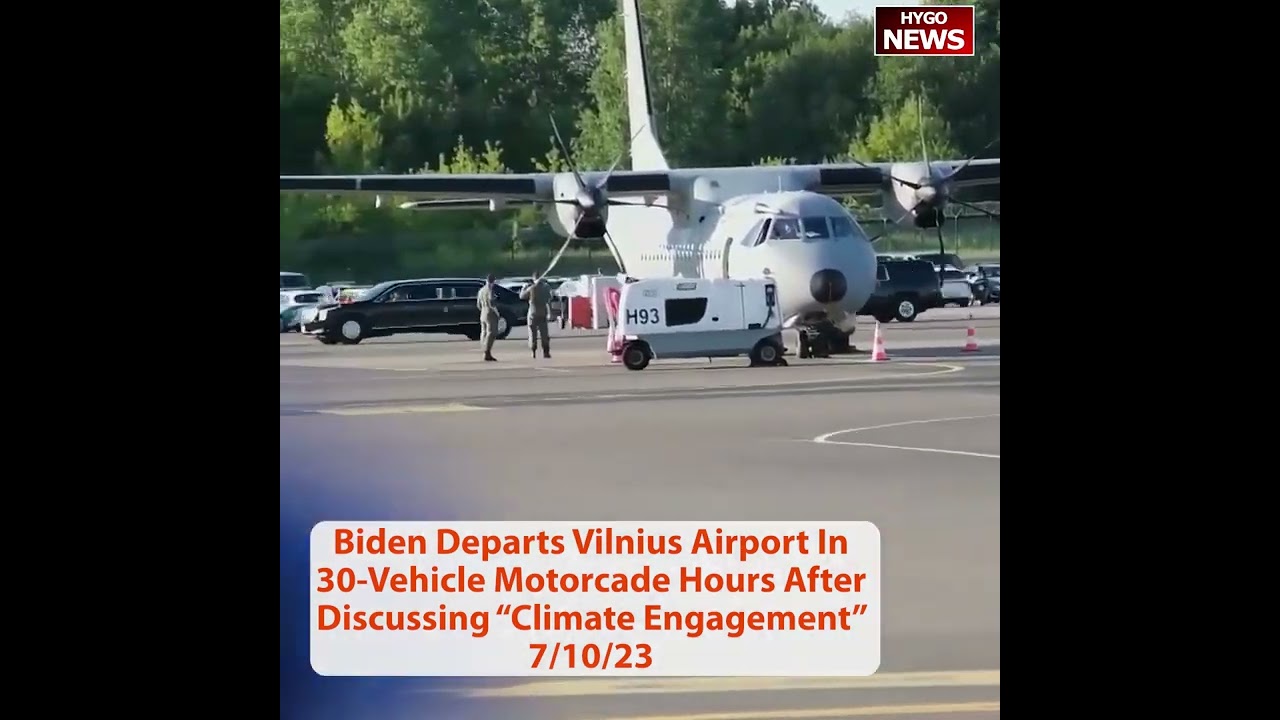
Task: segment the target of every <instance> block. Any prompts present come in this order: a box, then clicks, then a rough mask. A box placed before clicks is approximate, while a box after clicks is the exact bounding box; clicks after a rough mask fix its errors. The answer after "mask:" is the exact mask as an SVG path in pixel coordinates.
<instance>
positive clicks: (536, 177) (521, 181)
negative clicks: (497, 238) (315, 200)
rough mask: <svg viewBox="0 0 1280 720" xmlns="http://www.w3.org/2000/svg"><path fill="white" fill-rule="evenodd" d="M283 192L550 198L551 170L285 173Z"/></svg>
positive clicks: (441, 197) (445, 197)
mask: <svg viewBox="0 0 1280 720" xmlns="http://www.w3.org/2000/svg"><path fill="white" fill-rule="evenodd" d="M540 180H542V182H539V181H540ZM280 192H282V193H307V194H315V195H352V196H360V195H366V196H369V195H388V196H390V195H394V196H396V197H405V198H414V199H430V200H448V199H453V200H460V199H471V198H493V199H502V200H550V199H551V194H550V192H551V174H550V173H527V174H523V175H510V174H483V175H482V174H476V175H450V174H446V173H427V174H421V175H281V176H280Z"/></svg>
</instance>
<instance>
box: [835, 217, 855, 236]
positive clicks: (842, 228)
mask: <svg viewBox="0 0 1280 720" xmlns="http://www.w3.org/2000/svg"><path fill="white" fill-rule="evenodd" d="M831 237H836V238H845V237H853V223H852V222H850V221H849V218H844V217H833V218H831Z"/></svg>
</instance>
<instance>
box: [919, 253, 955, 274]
mask: <svg viewBox="0 0 1280 720" xmlns="http://www.w3.org/2000/svg"><path fill="white" fill-rule="evenodd" d="M914 259H915V260H928V261H929V262H931V263H933V264H934V265H937V266H938V267H946V266H948V265H950V266H951V267H953V268H956V269H957V270H958V269H960V268H962V267H964V261H963V260H961V259H960V256H959V255H957V254H955V253H916V254H915V256H914Z"/></svg>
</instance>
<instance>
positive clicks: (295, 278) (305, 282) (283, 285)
mask: <svg viewBox="0 0 1280 720" xmlns="http://www.w3.org/2000/svg"><path fill="white" fill-rule="evenodd" d="M310 288H311V280H310V279H309V278H307V276H306V275H303V274H302V273H296V272H285V271H283V270H281V271H280V289H281V290H309V289H310Z"/></svg>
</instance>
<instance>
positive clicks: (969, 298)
mask: <svg viewBox="0 0 1280 720" xmlns="http://www.w3.org/2000/svg"><path fill="white" fill-rule="evenodd" d="M938 276H939V278H941V280H942V304H943V306H946V305H952V304H955V305H959V306H960V307H969V303H971V302H973V288H972V287H971V286H970V285H969V276H967V275H965V274H964V273H963V272H961V271H960V270H958V269H956V268H954V267H952V266H950V265H944V266H943V267H942V269H941V270H939V271H938Z"/></svg>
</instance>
